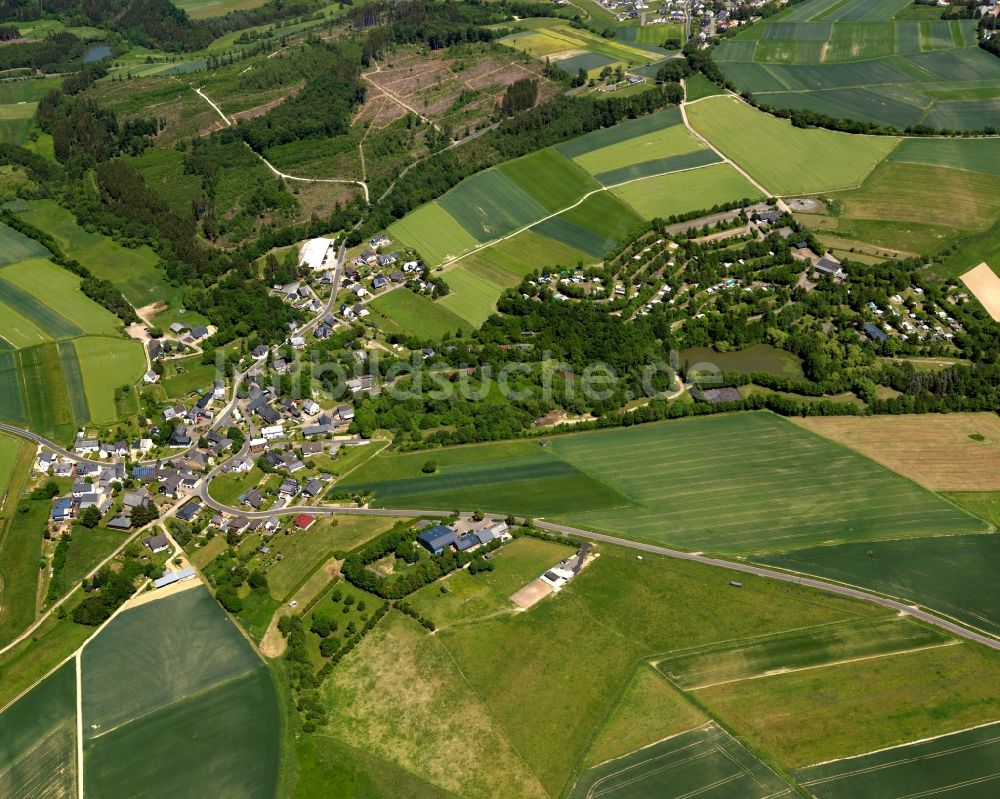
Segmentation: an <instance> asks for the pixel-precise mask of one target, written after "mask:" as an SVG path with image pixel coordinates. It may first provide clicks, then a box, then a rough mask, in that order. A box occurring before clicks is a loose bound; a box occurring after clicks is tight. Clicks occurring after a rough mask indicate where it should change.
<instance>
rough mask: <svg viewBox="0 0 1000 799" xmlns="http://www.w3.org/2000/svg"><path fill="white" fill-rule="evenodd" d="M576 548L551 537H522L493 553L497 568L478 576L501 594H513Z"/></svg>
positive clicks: (504, 595)
mask: <svg viewBox="0 0 1000 799" xmlns="http://www.w3.org/2000/svg"><path fill="white" fill-rule="evenodd" d="M574 551H575V550H574V549H573V548H571V547H568V546H564V545H563V544H554V543H552V542H551V541H541V540H539V539H537V538H528V537H524V538H519V539H517V540H516V541H512V542H511V543H510V544H508V545H507V546H505V547H503V548H502V549H501V550H500V551H499V552H497V553H496V554H495V555H494V556H493V565H494V569H493V571H491V572H483V573H482V574H481V575H477V577H478V579H479V580H480V581H481V582H483V583H484V584H485V585H487V586H489V587H490V588H492V589H493V590H494V591H495V592H496V593H497V594H499V595H500V596H503V597H509V596H510V595H511V594H513V593H514V592H515V591H517V590H519V589H521V588H524V586H526V585H527V584H528V583H530V582H531V581H532V580H534V579H535V578H536V577H538V576H539V575H541V574H542V573H543V572H545V571H546V570H548V569H551V568H552V567H553V566H555V565H556V564H557V563H559V561H561V560H562V559H563V558H566V557H569V556H570V555H572V554H573V552H574Z"/></svg>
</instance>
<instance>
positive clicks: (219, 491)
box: [208, 466, 264, 506]
mask: <svg viewBox="0 0 1000 799" xmlns="http://www.w3.org/2000/svg"><path fill="white" fill-rule="evenodd" d="M263 476H264V473H263V472H262V471H261V470H260V468H259V467H258V466H254V467H253V468H252V469H251V470H250V471H249V472H243V473H240V474H232V473H230V474H220V475H218V476H217V477H215V478H213V479H212V482H210V483H209V484H208V493H209V494H210V495H211V497H212V499H214V500H215V501H216V502H221V503H222V504H223V505H230V506H235V505H236V501H237V498H238V497H239V496H240V495H241V494H243V493H245V492H247V491H249V490H250V489H251V488H253V487H254V486H256V485H257V484H258V483H259V482H260V479H261V477H263Z"/></svg>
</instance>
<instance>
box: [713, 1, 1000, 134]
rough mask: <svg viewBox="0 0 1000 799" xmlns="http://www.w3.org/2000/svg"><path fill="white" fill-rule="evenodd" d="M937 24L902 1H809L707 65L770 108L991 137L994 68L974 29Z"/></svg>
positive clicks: (997, 100)
mask: <svg viewBox="0 0 1000 799" xmlns="http://www.w3.org/2000/svg"><path fill="white" fill-rule="evenodd" d="M914 8H916V9H921V10H922V12H923V13H921V14H917V15H911V14H910V11H911V10H912V9H914ZM935 17H936V18H935ZM940 17H941V13H940V11H936V10H935V9H922V7H920V6H916V7H914V6H912V5H911V4H910V3H907V2H905V1H904V0H880V2H875V3H872V2H864V1H863V0H852V1H851V2H847V3H831V2H830V0H811V1H810V2H806V3H802V4H800V5H797V6H796V7H795V8H794V9H788V10H786V11H783V12H781V13H779V14H775V15H774V16H772V17H769V18H768V19H766V20H764V21H763V22H761V23H760V24H758V25H754V26H751V27H750V28H747V29H745V30H743V31H741V32H740V33H739V34H738V35H737V36H736V37H734V38H732V39H729V40H727V41H724V42H723V43H722V44H720V45H719V47H718V48H717V49H716V51H715V53H714V54H713V57H714V59H715V60H716V61H717V62H718V65H719V67H720V69H721V70H722V72H723V73H724V74H725V75H726V77H727V78H729V80H731V81H732V82H733V83H735V84H736V85H737V86H738V87H739V88H740V89H741V90H743V91H750V92H753V94H754V99H755V101H756V102H758V103H761V104H764V105H768V106H771V107H773V108H788V109H793V110H795V109H808V110H811V111H814V112H817V113H821V114H826V115H827V116H831V117H834V118H837V119H851V120H856V121H860V122H869V123H874V124H876V125H888V126H892V127H894V128H896V129H899V130H903V129H906V128H908V127H911V126H915V125H925V126H928V127H932V128H938V129H941V130H981V129H982V128H984V127H988V126H992V127H996V126H997V125H998V124H1000V62H998V61H997V59H996V58H995V57H993V56H992V55H990V54H989V53H987V52H986V51H984V50H981V49H980V48H978V47H977V46H976V45H977V34H976V21H975V20H971V19H970V20H952V21H948V20H942V19H941V18H940Z"/></svg>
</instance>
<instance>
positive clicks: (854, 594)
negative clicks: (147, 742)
mask: <svg viewBox="0 0 1000 799" xmlns="http://www.w3.org/2000/svg"><path fill="white" fill-rule="evenodd" d="M0 430H3V431H5V432H8V433H13V434H14V435H18V436H21V437H22V438H26V439H28V440H29V441H34V442H35V443H36V444H43V445H44V446H46V447H48V448H49V449H52V450H54V451H55V452H57V453H59V454H63V455H65V456H66V457H69V458H72V459H73V460H76V461H82V460H84V459H83V458H80V457H79V456H78V455H74V454H73V453H71V452H68V451H67V450H64V449H63V448H62V447H59V446H58V445H57V444H55V443H53V442H51V441H48V440H47V439H45V438H43V437H42V436H39V435H37V434H36V433H32V432H30V431H27V430H22V429H21V428H19V427H14V426H12V425H8V424H0ZM247 449H248V448H247V446H244V448H243V449H242V450H241V451H240V453H239V454H238V455H236V456H233V457H240V456H245V452H246V450H247ZM227 462H228V461H227ZM224 467H225V464H221V465H219V466H217V467H215V469H213V470H212V471H211V472H209V473H208V475H206V477H205V478H204V479H203V480H202V481H201V484H200V486H199V488H198V492H197V493H198V496H199V497H200V498H201V500H202V502H204V503H205V505H206V506H207V507H209V508H211V509H212V510H215V511H219V512H224V513H230V514H232V515H234V516H244V517H246V518H248V519H268V518H271V517H272V516H274V515H276V514H278V513H280V514H291V513H309V514H313V515H327V514H337V513H339V514H345V515H349V516H389V517H393V516H398V517H411V518H412V517H418V516H426V517H431V518H434V517H443V516H449V515H450V513H449V512H448V511H441V510H427V509H414V508H351V507H343V508H340V507H336V508H335V507H329V506H312V505H293V506H290V507H286V508H280V509H278V510H271V511H247V510H245V509H244V508H234V507H231V506H228V505H224V504H223V503H221V502H217V501H216V500H214V499H212V497H211V496H210V495H209V493H208V484H209V483H210V482H211V480H212V478H214V477H215V476H216V475H217V474H219V472H221V471H222V469H223V468H224ZM179 504H182V503H179ZM175 507H176V506H175ZM172 510H173V509H172ZM488 515H495V516H502V515H504V514H488ZM462 516H463V517H465V518H468V517H469V516H471V514H469V513H463V514H462ZM536 524H537V526H538V527H540V528H541V529H543V530H546V531H548V532H552V533H558V534H561V535H571V536H575V537H577V538H584V539H588V540H591V541H603V542H605V543H608V544H614V545H615V546H620V547H625V548H627V549H633V550H636V551H638V552H648V553H650V554H653V555H662V556H664V557H668V558H675V559H677V560H687V561H692V562H694V563H701V564H702V565H705V566H714V567H716V568H720V569H729V570H730V571H735V572H741V573H743V574H752V575H755V576H757V577H764V578H766V579H769V580H780V581H781V582H785V583H794V584H795V585H804V586H806V587H807V588H814V589H816V590H818V591H825V592H827V593H830V594H837V595H839V596H846V597H850V598H851V599H858V600H861V601H862V602H871V603H873V604H875V605H880V606H881V607H884V608H888V609H890V610H895V611H897V612H899V613H905V614H907V615H910V616H912V617H914V618H916V619H920V620H921V621H924V622H927V623H928V624H933V625H934V626H935V627H939V628H941V629H942V630H946V631H947V632H949V633H951V634H953V635H956V636H958V637H959V638H964V639H966V640H968V641H973V642H975V643H977V644H982V645H983V646H988V647H989V648H990V649H995V650H998V651H1000V639H997V638H994V637H992V636H989V635H986V634H984V633H979V632H976V631H975V630H970V629H967V628H965V627H962V626H961V625H959V624H956V623H954V622H952V621H949V620H948V619H945V618H942V617H941V616H937V615H935V614H934V613H931V612H929V611H926V610H922V609H921V608H918V607H916V606H914V605H907V604H906V603H905V602H900V601H898V600H895V599H889V598H887V597H883V596H879V595H878V594H873V593H870V592H868V591H864V590H861V589H859V588H851V587H850V586H846V585H839V584H837V583H830V582H826V581H825V580H817V579H815V578H813V577H803V576H799V575H796V574H789V573H787V572H782V571H778V570H776V569H767V568H764V567H762V566H754V565H752V564H749V563H741V562H739V561H731V560H723V559H722V558H712V557H709V556H707V555H700V554H697V553H694V552H683V551H681V550H678V549H669V548H667V547H661V546H656V545H654V544H643V543H640V542H638V541H629V540H627V539H625V538H617V537H615V536H611V535H604V534H603V533H594V532H591V531H590V530H581V529H580V528H578V527H569V526H567V525H564V524H553V523H552V522H545V521H536ZM2 652H3V650H0V653H2Z"/></svg>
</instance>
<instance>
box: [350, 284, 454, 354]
mask: <svg viewBox="0 0 1000 799" xmlns="http://www.w3.org/2000/svg"><path fill="white" fill-rule="evenodd" d="M451 274H452V273H451V272H448V273H446V274H445V282H448V281H449V278H450V277H451ZM449 286H450V283H449ZM448 296H451V295H448ZM369 306H370V308H371V310H372V311H374V312H375V313H376V314H377V315H380V316H382V317H385V318H386V319H388V320H389V321H390V322H391V323H393V324H395V325H396V326H397V327H398V328H399V329H400V330H404V331H406V332H408V333H411V334H412V335H414V336H417V337H419V338H426V339H432V340H437V339H439V338H441V336H443V335H444V334H445V333H451V334H454V333H455V331H456V330H468V329H469V325H468V322H466V320H464V319H463V318H462V317H460V316H458V315H457V314H456V313H454V312H453V311H452V310H450V309H449V308H448V307H447V306H445V305H443V304H442V303H441V301H440V300H438V301H436V302H435V301H432V300H430V299H429V298H427V297H424V296H422V295H420V294H414V293H413V292H412V291H410V290H409V289H406V288H401V289H396V290H395V291H390V292H388V293H386V294H384V295H383V296H381V297H377V298H376V299H374V300H372V301H371V302H370V303H369ZM377 318H378V317H377V316H376V319H377ZM388 332H393V331H392V330H388Z"/></svg>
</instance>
